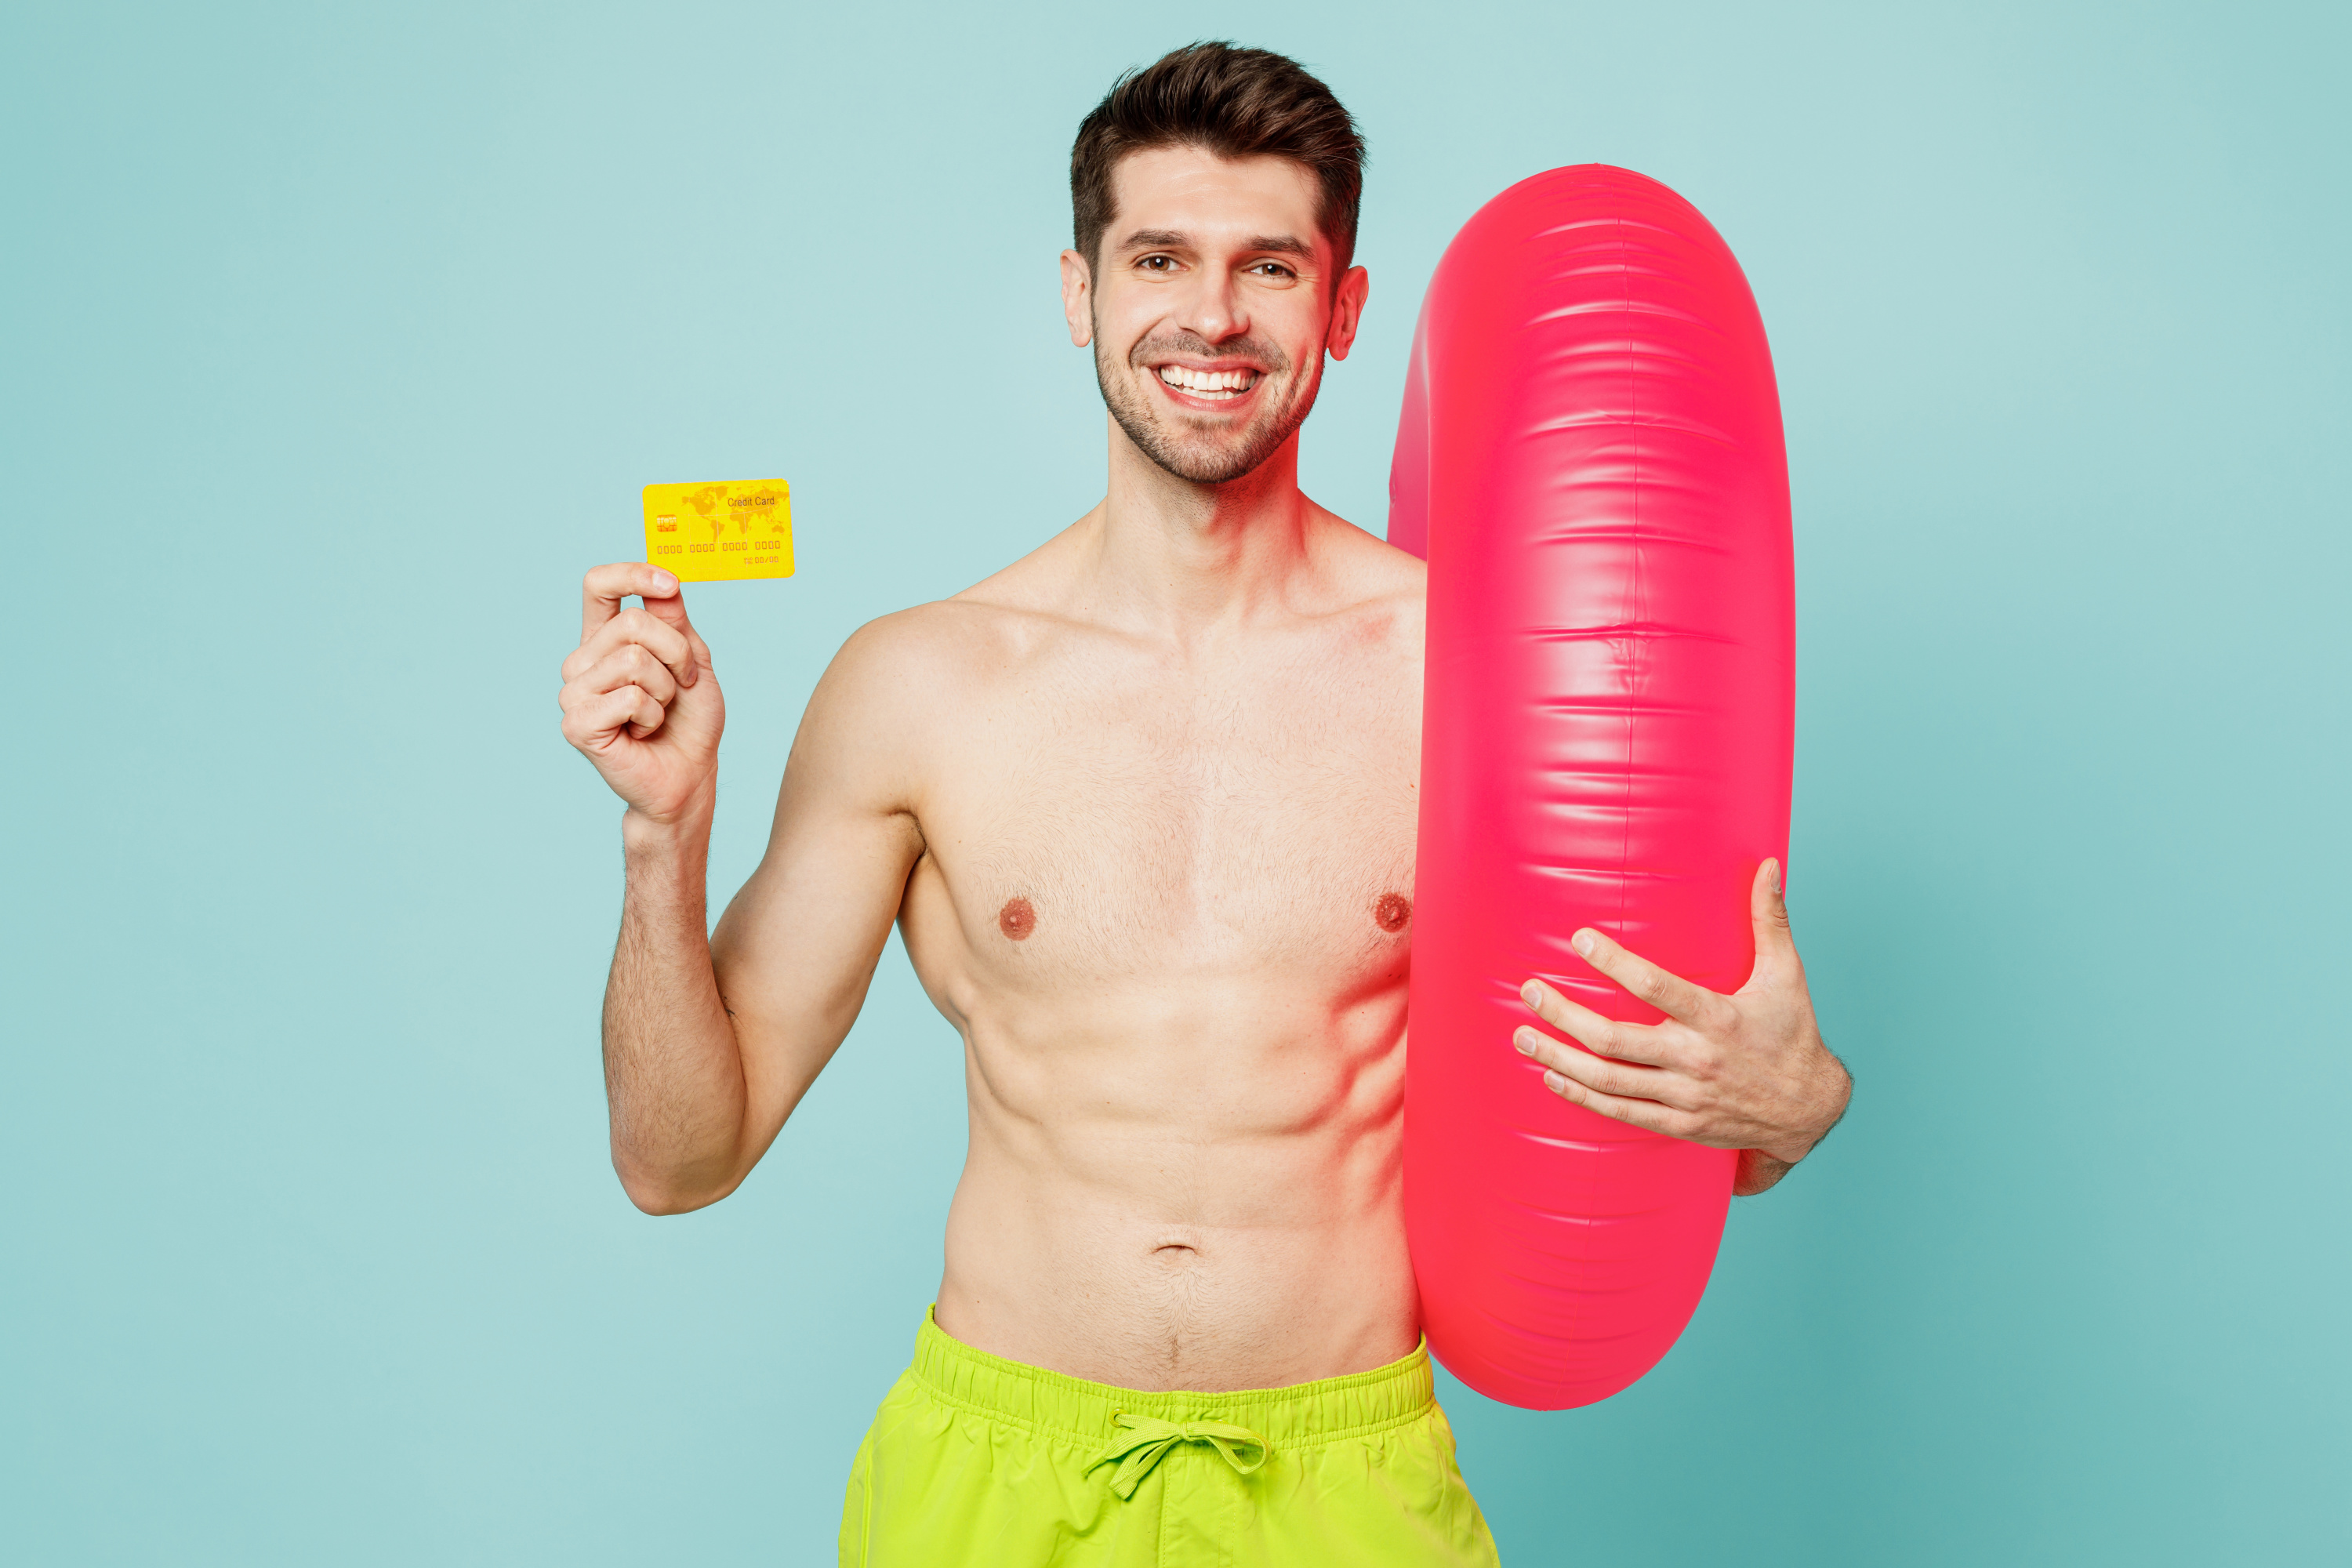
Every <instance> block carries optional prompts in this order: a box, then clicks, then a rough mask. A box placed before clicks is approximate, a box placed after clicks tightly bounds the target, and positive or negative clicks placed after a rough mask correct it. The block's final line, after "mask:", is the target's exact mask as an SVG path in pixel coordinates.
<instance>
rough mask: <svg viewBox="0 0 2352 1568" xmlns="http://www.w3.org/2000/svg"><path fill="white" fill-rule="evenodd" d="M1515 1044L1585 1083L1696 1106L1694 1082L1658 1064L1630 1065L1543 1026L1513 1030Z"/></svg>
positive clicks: (1634, 1096) (1637, 1097) (1633, 1096)
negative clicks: (1577, 1044) (1560, 1037)
mask: <svg viewBox="0 0 2352 1568" xmlns="http://www.w3.org/2000/svg"><path fill="white" fill-rule="evenodd" d="M1511 1044H1512V1045H1513V1047H1516V1048H1517V1051H1518V1052H1519V1054H1520V1055H1521V1056H1524V1057H1527V1058H1529V1059H1530V1060H1532V1061H1536V1062H1539V1063H1541V1064H1542V1065H1543V1066H1545V1067H1547V1068H1550V1069H1551V1070H1552V1071H1553V1072H1556V1073H1564V1074H1566V1075H1567V1076H1568V1077H1570V1078H1572V1079H1575V1080H1576V1081H1577V1082H1579V1083H1580V1084H1582V1085H1584V1086H1585V1087H1586V1088H1587V1089H1599V1090H1601V1091H1602V1092H1603V1093H1606V1094H1614V1095H1621V1096H1622V1097H1623V1098H1625V1099H1627V1100H1656V1101H1657V1102H1658V1103H1659V1104H1661V1105H1671V1106H1674V1107H1676V1108H1677V1109H1681V1110H1690V1109H1693V1104H1692V1101H1691V1098H1690V1091H1691V1087H1692V1086H1691V1085H1689V1084H1687V1083H1685V1081H1684V1080H1682V1079H1678V1078H1676V1077H1675V1075H1674V1074H1673V1073H1670V1072H1666V1071H1664V1070H1663V1069H1661V1068H1645V1067H1630V1066H1628V1065H1626V1064H1625V1063H1623V1062H1618V1061H1612V1060H1610V1059H1609V1058H1607V1057H1596V1056H1593V1055H1591V1054H1590V1053H1588V1052H1585V1051H1580V1050H1578V1049H1577V1048H1576V1047H1574V1046H1571V1045H1567V1044H1565V1043H1563V1042H1561V1041H1559V1040H1555V1039H1553V1038H1552V1037H1550V1036H1549V1035H1547V1034H1545V1033H1544V1032H1543V1031H1541V1030H1540V1029H1525V1028H1523V1029H1519V1030H1517V1031H1515V1032H1514V1033H1513V1035H1512V1037H1511Z"/></svg>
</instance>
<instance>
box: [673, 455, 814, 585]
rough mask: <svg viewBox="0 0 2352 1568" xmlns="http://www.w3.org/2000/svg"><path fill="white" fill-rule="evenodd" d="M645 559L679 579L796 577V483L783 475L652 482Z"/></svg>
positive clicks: (702, 581) (699, 581) (691, 581)
mask: <svg viewBox="0 0 2352 1568" xmlns="http://www.w3.org/2000/svg"><path fill="white" fill-rule="evenodd" d="M646 560H648V561H650V562H652V563H654V564H655V565H656V566H658V567H660V568H662V569H663V570H664V571H666V572H672V573H675V574H677V579H678V581H679V582H681V583H719V582H724V581H726V580H728V579H729V578H733V577H789V576H791V575H792V574H793V487H792V486H790V485H788V484H786V483H784V481H783V480H782V479H730V480H726V481H723V482H720V483H717V484H702V485H647V486H646Z"/></svg>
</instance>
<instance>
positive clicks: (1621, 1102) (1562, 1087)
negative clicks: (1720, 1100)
mask: <svg viewBox="0 0 2352 1568" xmlns="http://www.w3.org/2000/svg"><path fill="white" fill-rule="evenodd" d="M1543 1081H1544V1087H1545V1088H1546V1089H1549V1090H1551V1091H1552V1092H1553V1093H1554V1094H1556V1095H1558V1096H1559V1097H1560V1098H1561V1099H1562V1100H1567V1101H1568V1102H1569V1103H1570V1104H1571V1105H1580V1106H1582V1107H1584V1108H1585V1109H1586V1110H1597V1111H1599V1112H1600V1113H1601V1115H1603V1116H1606V1117H1608V1118H1610V1119H1611V1120H1612V1121H1622V1122H1624V1123H1625V1124H1626V1125H1627V1126H1629V1127H1639V1128H1643V1129H1644V1130H1646V1131H1651V1132H1663V1133H1664V1134H1665V1135H1666V1136H1667V1137H1669V1138H1681V1137H1684V1136H1685V1135H1686V1134H1687V1133H1688V1132H1689V1131H1690V1130H1691V1129H1692V1128H1693V1127H1695V1126H1696V1119H1695V1118H1693V1117H1692V1116H1690V1115H1689V1114H1688V1113H1687V1112H1685V1111H1680V1110H1675V1109H1673V1108H1672V1107H1671V1106H1664V1105H1660V1104H1659V1103H1658V1102H1657V1101H1656V1100H1629V1099H1627V1098H1625V1097H1624V1096H1622V1095H1617V1094H1609V1093H1606V1092H1604V1091H1602V1090H1601V1089H1593V1088H1591V1087H1589V1086H1587V1085H1585V1084H1580V1083H1579V1082H1577V1081H1576V1079H1572V1078H1569V1077H1567V1076H1565V1075H1563V1074H1560V1073H1556V1072H1548V1073H1546V1074H1544V1080H1543Z"/></svg>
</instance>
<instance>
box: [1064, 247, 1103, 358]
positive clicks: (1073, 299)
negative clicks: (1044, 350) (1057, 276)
mask: <svg viewBox="0 0 2352 1568" xmlns="http://www.w3.org/2000/svg"><path fill="white" fill-rule="evenodd" d="M1094 289H1095V282H1094V271H1093V268H1089V267H1088V266H1087V258H1085V257H1083V256H1080V255H1079V254H1078V253H1077V252H1076V251H1075V250H1066V251H1064V252H1062V319H1063V320H1065V321H1068V322H1069V323H1070V343H1071V346H1072V347H1074V348H1081V349H1082V348H1084V347H1086V346H1087V344H1088V343H1090V342H1093V341H1094V336H1095V312H1094Z"/></svg>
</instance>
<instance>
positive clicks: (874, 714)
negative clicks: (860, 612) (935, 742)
mask: <svg viewBox="0 0 2352 1568" xmlns="http://www.w3.org/2000/svg"><path fill="white" fill-rule="evenodd" d="M1060 542H1061V541H1060V540H1059V539H1058V538H1057V539H1056V540H1054V541H1049V542H1047V543H1046V544H1045V545H1044V546H1041V547H1040V548H1039V549H1038V550H1037V551H1035V552H1032V553H1031V554H1030V555H1028V556H1025V557H1024V558H1023V559H1022V560H1020V561H1016V562H1014V563H1013V564H1012V565H1011V566H1008V567H1006V568H1005V569H1004V570H1003V571H1002V572H999V573H997V574H995V575H994V576H992V577H990V578H988V579H986V580H985V581H983V582H982V583H979V584H974V585H973V586H971V587H970V588H967V589H965V590H964V591H963V592H962V593H961V594H957V595H954V596H953V597H951V598H946V599H938V600H934V601H932V602H930V603H929V604H923V605H912V606H910V607H909V608H907V609H903V610H898V611H894V612H892V613H891V614H889V615H887V616H878V617H877V618H876V619H874V620H871V621H868V622H866V624H865V625H864V626H860V627H858V628H857V630H856V631H855V632H853V633H851V634H850V636H849V639H848V640H847V641H846V642H845V643H843V644H842V646H841V651H840V652H838V653H836V654H835V655H834V658H833V663H832V664H831V665H830V666H829V667H828V668H826V670H825V673H824V679H822V680H821V681H819V682H818V684H817V690H816V693H815V695H814V697H813V698H812V699H811V700H810V710H811V713H812V715H813V716H814V715H815V714H816V713H817V711H818V710H819V709H824V710H826V711H827V714H828V715H830V714H832V713H833V712H835V711H836V710H848V711H849V712H854V713H855V714H856V716H857V723H856V728H857V729H859V730H861V731H866V732H869V733H871V732H872V731H877V730H879V729H882V728H886V727H887V728H889V729H892V730H895V731H897V732H898V734H900V735H902V736H906V737H909V738H918V737H922V736H927V735H930V734H932V733H934V732H935V731H936V730H937V729H938V727H939V726H940V724H942V723H946V722H950V721H952V719H953V718H954V717H955V716H956V715H959V714H969V713H970V712H971V710H972V709H973V706H974V704H975V702H976V701H977V700H979V699H980V698H981V697H982V695H983V694H984V693H986V692H987V691H988V690H990V689H992V688H996V687H1000V686H1002V685H1003V682H1004V681H1005V680H1006V679H1007V678H1009V677H1012V676H1014V675H1015V674H1017V673H1018V672H1019V671H1020V670H1021V669H1023V668H1024V667H1026V666H1028V665H1030V664H1032V663H1033V662H1034V660H1035V659H1036V658H1038V656H1039V654H1040V653H1041V651H1042V650H1043V649H1045V647H1047V646H1048V645H1050V644H1052V643H1054V642H1055V641H1056V640H1057V639H1058V638H1059V637H1061V636H1063V635H1065V634H1066V633H1067V631H1068V630H1069V629H1070V628H1069V626H1068V624H1067V622H1066V619H1065V617H1063V616H1058V615H1056V614H1055V613H1053V611H1052V609H1051V608H1050V607H1049V603H1050V601H1049V599H1048V596H1047V595H1045V594H1042V593H1041V592H1039V589H1040V586H1041V584H1039V582H1038V579H1039V577H1040V576H1041V575H1044V573H1041V571H1040V566H1041V565H1045V564H1046V563H1047V562H1048V559H1049V558H1050V556H1051V555H1052V554H1053V553H1054V552H1055V548H1056V546H1057V545H1058V544H1059V543H1060ZM1047 570H1050V565H1047Z"/></svg>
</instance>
